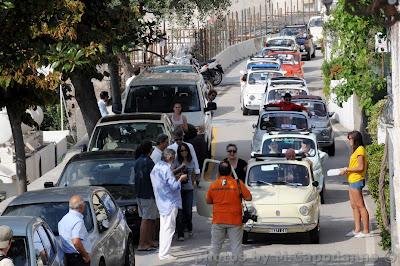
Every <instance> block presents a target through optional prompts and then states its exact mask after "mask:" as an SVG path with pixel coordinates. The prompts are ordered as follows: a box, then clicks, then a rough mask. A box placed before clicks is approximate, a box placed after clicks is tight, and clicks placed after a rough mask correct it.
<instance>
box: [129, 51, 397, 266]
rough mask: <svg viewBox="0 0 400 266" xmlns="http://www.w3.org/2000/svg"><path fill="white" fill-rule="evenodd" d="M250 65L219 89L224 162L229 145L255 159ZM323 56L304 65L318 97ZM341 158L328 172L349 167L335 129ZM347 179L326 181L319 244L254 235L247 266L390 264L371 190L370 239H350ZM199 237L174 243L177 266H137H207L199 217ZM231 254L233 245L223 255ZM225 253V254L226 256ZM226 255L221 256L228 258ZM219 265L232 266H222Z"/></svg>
mask: <svg viewBox="0 0 400 266" xmlns="http://www.w3.org/2000/svg"><path fill="white" fill-rule="evenodd" d="M245 62H246V60H244V61H241V62H239V63H237V64H235V65H234V66H233V67H231V69H230V70H229V71H228V72H227V74H226V75H225V76H224V83H223V85H222V86H221V87H218V88H217V90H218V92H219V95H218V98H217V99H218V100H217V104H218V110H217V112H216V113H215V116H214V121H213V124H214V134H215V135H214V137H215V141H214V142H215V143H214V156H215V158H217V159H223V158H225V155H226V154H225V147H226V145H227V144H228V143H235V144H236V145H237V146H238V155H239V157H240V158H243V159H245V160H248V159H249V158H250V142H251V138H252V134H253V128H252V124H253V123H255V121H256V119H257V116H256V115H251V116H243V115H242V112H241V110H240V105H239V94H240V86H239V75H240V73H239V71H240V70H242V69H244V66H245ZM321 64H322V56H321V53H320V51H318V53H317V57H316V58H315V59H313V60H312V61H310V62H307V61H306V63H305V65H304V71H305V77H306V80H307V83H308V86H309V88H310V90H311V92H312V94H315V95H322V90H321V88H322V77H321V71H320V67H321ZM335 131H336V156H335V157H331V158H329V159H328V160H327V163H326V165H325V169H333V168H339V167H344V166H346V165H347V163H348V161H347V160H348V156H349V153H350V149H349V147H348V146H347V144H346V135H345V134H346V130H345V129H344V128H342V127H340V125H338V124H335ZM345 181H346V178H345V177H327V180H326V203H325V204H324V205H322V208H321V221H320V223H321V238H320V239H321V240H320V242H321V243H320V244H318V245H315V244H308V243H307V239H306V238H305V237H304V236H303V235H294V236H292V235H282V236H274V237H273V238H272V237H271V236H269V235H268V236H263V235H257V236H256V237H253V236H250V243H249V244H246V245H245V246H244V255H245V262H244V265H390V262H389V261H388V260H387V259H386V258H385V255H386V253H385V252H384V251H382V249H381V248H380V247H379V245H378V243H379V240H380V238H379V233H378V230H377V228H376V221H375V218H374V214H375V205H374V203H373V200H372V198H371V197H370V196H369V193H368V191H367V190H364V195H365V196H366V204H367V208H368V210H369V213H370V216H371V221H370V222H371V233H372V236H371V237H369V238H361V239H357V238H347V237H345V234H346V233H347V232H349V231H350V230H352V229H353V218H352V211H351V208H350V205H349V200H348V193H347V185H346V184H345ZM193 222H194V235H193V236H192V237H191V238H186V239H185V241H184V242H178V241H176V239H174V241H173V243H172V254H173V255H175V256H177V257H178V260H177V261H175V262H173V263H169V264H168V263H164V264H163V263H161V262H160V261H159V260H158V257H157V253H156V252H153V253H139V252H137V253H136V262H137V265H140V266H141V265H143V266H144V265H205V260H204V259H205V256H206V254H207V250H208V248H209V246H210V239H211V235H210V222H211V221H209V220H207V219H205V218H203V217H200V216H199V215H197V214H196V213H194V215H193ZM226 250H229V241H226V242H225V248H224V251H226ZM224 254H226V253H224ZM224 254H222V256H224ZM220 265H229V264H228V263H222V264H220Z"/></svg>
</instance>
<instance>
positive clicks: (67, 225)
mask: <svg viewBox="0 0 400 266" xmlns="http://www.w3.org/2000/svg"><path fill="white" fill-rule="evenodd" d="M84 212H85V202H84V201H83V200H82V198H81V197H80V196H79V195H74V196H72V197H71V198H70V200H69V212H68V213H67V214H66V215H65V216H64V217H63V218H62V219H61V220H60V221H59V222H58V233H59V235H60V237H61V240H62V250H63V251H64V253H65V257H66V259H67V265H74V266H80V265H90V255H89V253H88V250H90V248H89V243H88V232H87V230H86V227H85V223H84V221H83V213H84Z"/></svg>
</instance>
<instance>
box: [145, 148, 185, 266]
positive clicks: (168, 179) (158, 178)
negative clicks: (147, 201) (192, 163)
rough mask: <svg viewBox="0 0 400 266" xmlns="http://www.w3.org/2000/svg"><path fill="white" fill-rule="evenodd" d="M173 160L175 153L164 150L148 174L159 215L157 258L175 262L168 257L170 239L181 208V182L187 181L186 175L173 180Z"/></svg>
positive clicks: (171, 257) (172, 258)
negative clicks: (159, 159)
mask: <svg viewBox="0 0 400 266" xmlns="http://www.w3.org/2000/svg"><path fill="white" fill-rule="evenodd" d="M174 160H175V151H174V150H172V149H168V148H167V149H165V150H164V151H163V153H162V157H161V161H159V162H158V163H157V164H156V165H155V166H154V168H153V170H152V171H151V173H150V178H151V183H152V185H153V190H154V196H155V199H156V204H157V208H158V211H159V213H160V243H159V253H158V257H159V259H160V260H175V259H176V257H174V256H172V255H170V249H171V242H172V237H173V236H174V233H175V225H176V215H177V214H178V209H181V208H182V199H181V182H185V181H186V180H187V175H181V176H180V177H179V179H177V178H175V176H174V173H173V172H172V170H171V165H172V162H173V161H174Z"/></svg>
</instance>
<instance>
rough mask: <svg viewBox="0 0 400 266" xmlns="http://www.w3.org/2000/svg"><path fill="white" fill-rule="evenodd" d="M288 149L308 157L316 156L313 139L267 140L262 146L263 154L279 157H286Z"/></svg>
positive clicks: (287, 138) (278, 138)
mask: <svg viewBox="0 0 400 266" xmlns="http://www.w3.org/2000/svg"><path fill="white" fill-rule="evenodd" d="M288 149H294V150H295V152H296V154H304V155H305V156H307V157H314V156H315V155H316V148H315V143H314V141H312V140H311V139H307V138H298V137H276V138H272V139H267V140H265V141H264V142H263V145H262V154H263V155H271V156H274V157H275V156H279V155H282V156H281V157H283V155H285V153H286V151H287V150H288Z"/></svg>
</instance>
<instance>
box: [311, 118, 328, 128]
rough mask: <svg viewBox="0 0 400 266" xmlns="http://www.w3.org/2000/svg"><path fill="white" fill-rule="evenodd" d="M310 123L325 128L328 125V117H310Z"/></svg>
mask: <svg viewBox="0 0 400 266" xmlns="http://www.w3.org/2000/svg"><path fill="white" fill-rule="evenodd" d="M310 120H311V125H313V126H315V127H316V128H326V127H329V119H326V118H325V117H311V119H310Z"/></svg>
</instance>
